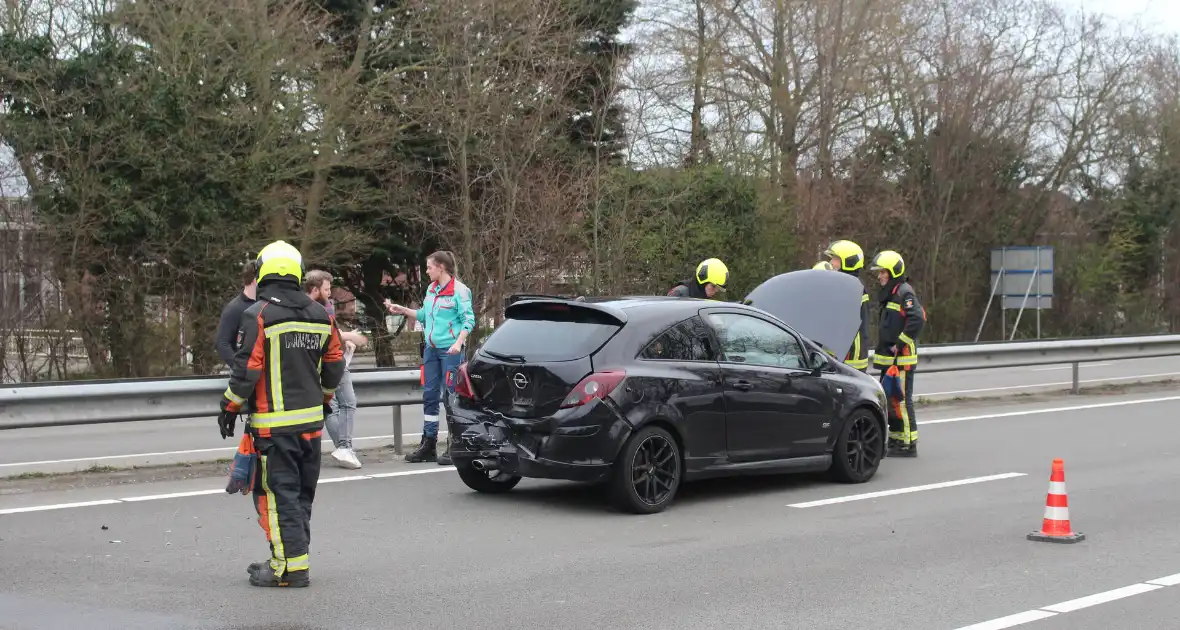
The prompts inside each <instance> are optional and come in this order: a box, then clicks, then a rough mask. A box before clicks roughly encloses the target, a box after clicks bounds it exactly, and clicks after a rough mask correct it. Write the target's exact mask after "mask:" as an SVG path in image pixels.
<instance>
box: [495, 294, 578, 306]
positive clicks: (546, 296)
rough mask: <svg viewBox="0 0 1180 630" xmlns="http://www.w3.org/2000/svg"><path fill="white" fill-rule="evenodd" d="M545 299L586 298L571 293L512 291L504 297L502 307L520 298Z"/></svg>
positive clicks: (510, 304)
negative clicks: (550, 293) (554, 293)
mask: <svg viewBox="0 0 1180 630" xmlns="http://www.w3.org/2000/svg"><path fill="white" fill-rule="evenodd" d="M546 299H551V300H578V301H582V300H585V299H586V298H584V297H581V296H572V295H549V294H546V293H513V294H512V295H510V296H508V297H506V298H504V307H505V308H507V307H509V306H512V305H513V304H515V303H517V302H519V301H521V300H546Z"/></svg>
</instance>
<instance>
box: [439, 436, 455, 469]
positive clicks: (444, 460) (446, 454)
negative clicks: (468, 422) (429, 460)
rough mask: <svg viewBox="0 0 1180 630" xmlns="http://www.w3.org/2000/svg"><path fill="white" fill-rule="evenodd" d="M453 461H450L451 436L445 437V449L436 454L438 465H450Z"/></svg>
mask: <svg viewBox="0 0 1180 630" xmlns="http://www.w3.org/2000/svg"><path fill="white" fill-rule="evenodd" d="M453 463H454V462H452V461H451V438H449V437H448V438H447V449H446V450H445V451H443V453H442V455H439V456H438V465H439V466H450V465H451V464H453Z"/></svg>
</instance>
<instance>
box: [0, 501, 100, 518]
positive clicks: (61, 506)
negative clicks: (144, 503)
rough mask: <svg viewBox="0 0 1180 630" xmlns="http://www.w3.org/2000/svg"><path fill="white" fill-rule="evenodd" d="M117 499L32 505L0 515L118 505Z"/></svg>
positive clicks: (12, 509) (2, 512)
mask: <svg viewBox="0 0 1180 630" xmlns="http://www.w3.org/2000/svg"><path fill="white" fill-rule="evenodd" d="M119 502H120V501H119V500H118V499H103V500H101V501H82V502H80V503H57V504H54V505H32V506H29V507H22V508H9V509H7V510H0V514H21V513H23V512H41V511H44V510H64V509H68V508H78V507H90V506H91V505H112V504H115V503H119Z"/></svg>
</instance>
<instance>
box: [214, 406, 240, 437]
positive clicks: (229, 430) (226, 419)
mask: <svg viewBox="0 0 1180 630" xmlns="http://www.w3.org/2000/svg"><path fill="white" fill-rule="evenodd" d="M237 426H238V414H236V413H234V412H232V411H222V412H221V415H219V416H217V427H218V428H219V429H221V439H223V440H224V439H225V438H230V437H233V436H234V428H235V427H237Z"/></svg>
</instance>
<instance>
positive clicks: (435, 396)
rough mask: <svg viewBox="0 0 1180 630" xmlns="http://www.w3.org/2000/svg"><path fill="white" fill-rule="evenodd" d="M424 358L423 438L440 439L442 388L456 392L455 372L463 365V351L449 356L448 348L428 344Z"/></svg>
mask: <svg viewBox="0 0 1180 630" xmlns="http://www.w3.org/2000/svg"><path fill="white" fill-rule="evenodd" d="M423 354H424V356H423V357H422V370H423V371H424V374H425V376H426V385H425V386H424V387H425V389H424V390H423V392H422V437H423V438H435V439H437V438H438V406H439V405H438V403H439V401H441V400H442V387H446V388H447V391H450V392H453V391H455V371H456V370H458V369H459V365H460V364H461V363H463V356H464V355H463V351H459V352H456V353H455V354H447V348H434V347H432V346H430V345H429V344H427V346H426V352H424V353H423Z"/></svg>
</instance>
